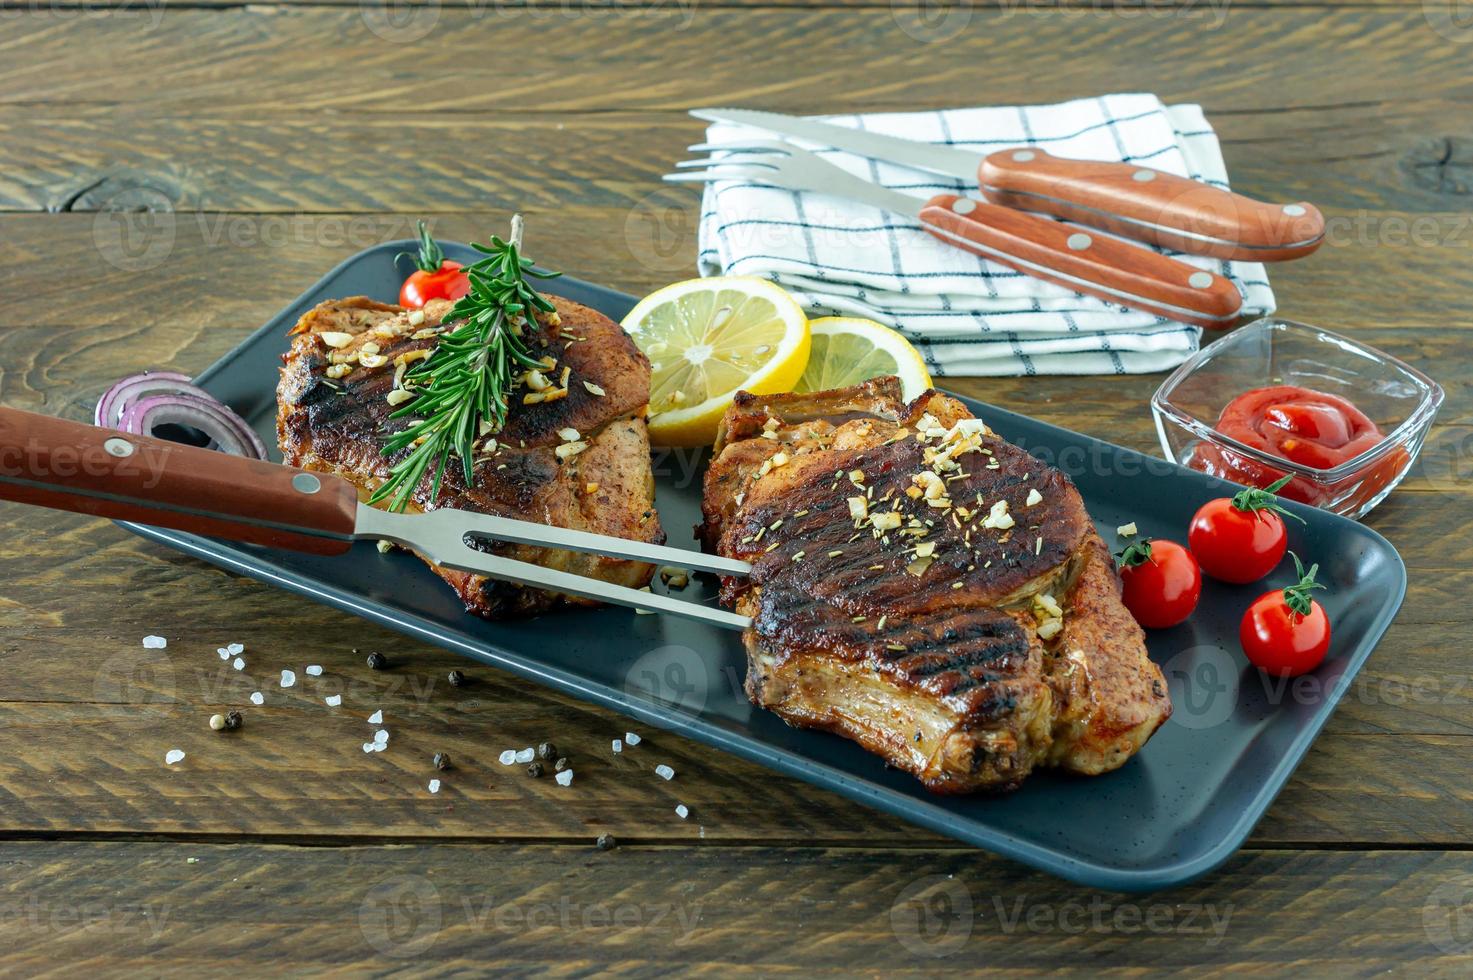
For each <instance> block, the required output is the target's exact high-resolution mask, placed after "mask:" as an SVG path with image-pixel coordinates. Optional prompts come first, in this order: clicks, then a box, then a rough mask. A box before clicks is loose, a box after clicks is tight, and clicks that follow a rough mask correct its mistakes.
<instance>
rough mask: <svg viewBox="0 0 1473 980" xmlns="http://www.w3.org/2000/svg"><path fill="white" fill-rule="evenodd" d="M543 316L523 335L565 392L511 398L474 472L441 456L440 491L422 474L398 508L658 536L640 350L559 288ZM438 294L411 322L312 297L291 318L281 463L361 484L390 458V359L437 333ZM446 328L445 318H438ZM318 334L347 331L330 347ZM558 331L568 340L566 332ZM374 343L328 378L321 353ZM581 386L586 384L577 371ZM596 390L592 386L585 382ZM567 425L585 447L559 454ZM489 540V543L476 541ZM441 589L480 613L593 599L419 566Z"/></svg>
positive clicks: (547, 560)
mask: <svg viewBox="0 0 1473 980" xmlns="http://www.w3.org/2000/svg"><path fill="white" fill-rule="evenodd" d="M549 299H550V300H551V301H552V302H553V304H554V305H555V306H556V307H557V318H556V322H555V323H554V322H541V323H538V324H537V325H536V329H535V330H533V329H530V328H529V330H528V335H527V337H526V338H525V340H526V341H527V344H528V348H529V350H530V351H531V352H532V354H533V356H534V357H539V356H543V355H547V356H551V357H553V358H555V359H556V360H557V362H558V368H557V369H556V370H555V371H553V372H551V373H552V374H553V375H554V380H556V376H557V374H558V373H559V372H561V370H562V368H563V367H565V366H566V367H567V368H569V369H570V370H569V378H570V382H569V384H568V386H567V389H568V394H567V396H566V397H564V398H561V399H559V400H556V401H550V402H542V403H539V404H534V405H522V404H521V403H520V400H519V398H518V399H514V401H513V405H512V409H511V412H510V413H509V416H508V419H507V424H506V426H505V427H504V428H503V429H502V431H501V432H499V433H496V434H495V435H494V438H495V439H496V444H497V448H496V450H495V452H494V453H488V454H486V455H483V456H480V457H478V458H477V461H476V464H475V468H474V479H473V480H472V481H471V483H470V485H467V484H466V481H465V478H464V474H463V473H462V472H461V469H460V466H459V465H458V462H457V461H455V460H452V461H451V465H450V466H449V467H447V468H446V471H445V475H444V480H443V482H442V485H441V488H440V492H439V495H438V496H437V497H436V498H434V499H430V494H429V490H430V481H429V480H428V479H426V480H425V481H424V483H423V484H422V485H421V486H420V487H418V488H417V489H416V491H415V493H414V495H413V497H412V500H411V502H410V505H409V506H410V508H411V509H418V510H430V509H434V508H437V507H455V508H459V509H462V510H472V511H478V512H481V513H486V514H497V515H500V516H503V517H515V518H518V519H521V520H527V521H536V522H539V523H544V524H552V525H555V526H558V527H571V528H577V529H580V530H586V531H592V532H595V533H600V534H611V535H615V536H618V537H622V538H632V539H635V540H640V541H649V542H653V543H657V544H658V543H663V542H664V540H665V535H664V531H663V530H662V529H661V527H660V521H659V517H658V516H657V515H656V514H655V510H654V478H653V476H652V474H651V471H650V461H649V460H650V456H649V437H648V434H647V432H646V428H645V421H644V415H645V409H646V405H647V403H648V401H649V362H648V361H647V360H646V359H645V357H644V355H643V354H641V353H640V352H639V350H638V349H637V348H636V347H635V346H634V344H633V343H632V342H631V341H630V340H629V338H628V336H627V335H626V334H625V333H624V331H623V330H622V329H621V328H620V327H619V325H618V324H616V323H614V322H613V321H611V320H609V319H608V318H607V317H605V316H603V314H601V313H598V312H597V311H595V310H592V309H589V308H588V307H586V306H582V305H581V304H578V303H574V302H572V301H571V300H566V299H562V298H560V297H556V296H550V297H549ZM451 305H452V304H450V303H448V302H445V301H443V300H434V301H431V302H430V303H429V304H427V305H426V307H425V309H424V314H425V315H424V319H423V320H422V321H419V320H418V318H417V317H416V318H414V319H415V321H416V322H411V311H408V310H405V309H403V308H401V307H398V306H393V305H389V304H385V303H378V302H375V301H373V300H370V299H367V298H366V297H361V296H360V297H354V298H350V299H345V300H340V301H335V302H327V303H323V304H321V305H319V306H317V307H316V308H314V309H312V310H309V311H308V312H307V313H306V314H304V315H303V316H302V318H301V320H299V321H298V323H297V325H296V327H294V328H293V330H292V334H293V335H294V337H295V339H294V340H293V342H292V347H291V350H290V351H289V352H288V353H287V354H286V355H285V356H284V357H283V359H282V361H283V365H284V366H283V368H282V372H281V380H280V383H279V384H278V386H277V407H278V413H277V438H278V441H279V443H280V445H281V450H282V453H283V455H284V457H285V461H286V462H287V463H288V464H290V465H293V466H301V467H304V468H306V469H313V470H321V471H325V472H331V473H335V474H336V475H338V476H342V477H344V478H346V479H348V480H350V481H352V482H353V483H354V484H356V485H357V486H358V487H359V488H360V490H361V491H362V496H365V497H366V496H367V494H368V493H369V492H371V491H372V490H373V488H375V487H377V486H378V485H379V484H380V483H381V482H382V481H383V480H384V479H385V478H386V477H387V475H388V471H389V467H390V465H392V463H394V462H396V461H397V460H398V459H399V458H402V456H395V457H388V456H384V455H383V454H382V453H381V449H382V446H383V444H384V440H385V438H386V437H387V436H388V435H389V434H391V433H393V432H395V431H398V430H399V429H400V428H402V427H403V426H404V425H406V424H408V420H407V419H390V418H389V417H388V416H389V414H390V413H391V412H393V411H394V408H393V406H391V405H390V404H389V402H388V400H387V398H388V395H389V393H390V392H391V391H392V390H393V389H394V386H395V371H396V359H398V358H401V357H404V356H408V357H410V358H413V357H415V356H420V355H419V354H418V352H427V351H430V350H433V348H434V345H435V344H436V343H438V334H437V333H436V332H435V330H436V329H437V328H439V327H440V326H441V322H442V320H443V318H444V316H445V314H446V313H447V312H448V311H449V310H450V308H451ZM450 329H453V327H451V328H450ZM324 333H341V334H349V335H351V338H352V339H351V341H350V342H349V343H348V344H346V345H345V346H343V347H340V348H334V347H330V346H329V345H327V344H326V343H325V342H324V341H323V339H322V336H321V335H322V334H324ZM570 340H571V343H570V342H569V341H570ZM368 343H372V344H376V345H377V346H378V348H379V350H378V353H377V354H376V355H375V354H373V353H371V351H372V349H371V348H370V349H369V351H370V354H369V359H370V363H377V361H376V360H375V358H376V357H382V358H383V359H384V361H383V363H382V364H379V365H378V366H376V367H363V366H362V364H361V361H360V362H354V363H352V364H351V367H352V370H351V371H350V372H349V373H348V374H346V375H345V376H344V377H341V378H336V379H334V378H329V377H328V376H327V373H326V372H327V370H328V368H329V366H330V362H331V361H334V360H337V361H341V360H343V358H344V357H345V356H348V355H352V354H354V353H357V354H358V355H359V356H360V358H361V356H362V353H363V351H364V344H368ZM585 381H586V382H588V383H589V384H591V385H593V386H594V387H593V388H590V387H588V386H587V385H585V384H584V382H585ZM600 390H601V391H602V394H598V393H597V392H598V391H600ZM565 429H575V430H577V432H578V433H579V435H580V437H581V438H582V440H583V441H585V442H587V443H588V448H587V449H585V450H584V451H583V452H581V453H579V454H578V455H576V456H574V457H572V458H571V459H569V460H567V461H564V460H561V459H559V458H558V456H557V455H556V453H555V452H554V449H555V447H557V446H558V445H560V444H561V443H562V442H563V441H564V440H563V437H562V436H561V435H559V432H560V431H561V430H565ZM488 547H490V546H488ZM493 550H494V551H495V553H497V554H500V555H504V556H506V557H508V558H513V559H516V560H518V561H528V562H534V563H536V564H539V565H545V566H548V567H553V568H558V569H561V570H564V571H569V572H572V573H574V574H579V575H586V576H590V577H593V578H599V579H603V580H605V581H609V582H614V583H616V584H619V585H628V586H633V587H636V588H638V587H640V586H643V585H645V584H647V583H648V582H649V580H650V576H651V574H652V573H653V569H652V568H651V567H650V566H649V565H645V564H642V563H639V562H629V561H620V560H617V559H612V558H606V557H602V556H598V555H585V554H579V553H576V552H569V551H560V550H554V549H547V548H537V547H531V546H526V545H495V546H494V548H493ZM432 567H434V568H435V572H436V573H437V574H438V575H439V576H440V577H441V578H443V579H445V580H446V581H447V582H449V583H450V585H451V586H452V587H454V589H455V591H456V592H457V593H458V594H459V595H460V597H461V599H462V600H463V601H464V602H465V604H466V609H467V610H468V611H470V612H474V613H477V614H479V615H482V616H486V617H488V618H493V619H496V618H503V617H508V616H520V615H531V614H535V613H540V612H544V611H546V610H548V609H550V608H553V607H554V606H556V605H559V604H571V605H594V604H595V603H592V602H591V601H590V600H586V599H581V598H577V597H572V596H553V595H551V594H549V593H545V592H542V591H539V590H536V589H528V588H523V587H521V586H518V585H514V584H510V583H505V582H499V581H496V580H492V579H486V578H483V577H481V576H477V575H472V574H469V573H466V572H459V571H455V570H452V569H446V568H440V567H438V566H432Z"/></svg>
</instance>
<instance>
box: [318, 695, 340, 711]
mask: <svg viewBox="0 0 1473 980" xmlns="http://www.w3.org/2000/svg"><path fill="white" fill-rule="evenodd" d="M322 700H324V701H326V702H327V706H328V707H329V708H336V707H337V706H338V705H340V704H342V703H343V696H342V695H341V694H329V695H328V696H327V697H325V698H323V699H322Z"/></svg>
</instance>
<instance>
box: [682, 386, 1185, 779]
mask: <svg viewBox="0 0 1473 980" xmlns="http://www.w3.org/2000/svg"><path fill="white" fill-rule="evenodd" d="M703 507H704V512H705V522H704V524H703V525H702V526H701V528H700V533H701V535H702V537H703V542H704V544H705V546H706V548H707V549H708V550H714V551H716V552H718V553H720V554H722V555H726V556H729V557H732V558H740V559H744V560H747V561H750V562H751V563H752V565H753V570H752V574H751V576H750V578H748V579H746V580H737V579H727V580H725V581H724V583H723V590H722V598H723V601H724V602H726V603H728V604H731V605H734V606H735V608H736V609H737V611H738V612H741V613H744V614H746V615H749V616H751V617H752V618H753V626H752V628H751V629H749V630H747V631H746V634H745V643H746V648H747V656H748V674H747V680H746V689H747V694H748V696H749V697H750V698H751V700H752V701H753V703H754V704H757V705H760V706H762V707H766V708H771V709H772V710H773V711H775V712H777V714H779V715H780V716H781V717H782V718H783V719H785V720H786V721H787V722H788V723H789V724H792V725H797V726H801V727H809V728H819V729H824V730H827V731H831V732H835V733H837V734H840V735H844V736H846V737H848V738H851V739H854V740H855V741H857V742H859V743H860V744H861V745H863V746H864V747H865V748H867V749H869V750H870V751H872V752H875V753H877V754H879V755H881V756H883V757H884V758H885V759H886V761H888V762H889V763H890V764H891V765H894V766H896V767H898V768H901V769H904V770H906V771H908V772H910V773H913V774H914V775H916V776H917V777H919V778H920V780H921V781H922V782H923V783H924V784H925V785H926V787H927V788H929V789H931V790H933V791H936V792H942V793H963V792H970V791H974V790H979V789H1011V788H1014V787H1016V786H1017V785H1018V784H1019V783H1020V782H1021V781H1022V780H1023V778H1024V777H1026V776H1027V775H1028V774H1029V772H1031V771H1032V770H1033V769H1034V768H1035V767H1040V766H1053V767H1059V768H1063V769H1067V770H1071V771H1074V772H1079V773H1087V774H1097V773H1102V772H1107V771H1109V770H1112V769H1115V768H1117V767H1118V766H1120V765H1122V764H1123V763H1124V762H1125V761H1126V760H1127V759H1129V758H1130V756H1131V755H1133V754H1134V753H1135V752H1136V751H1137V750H1139V749H1140V747H1141V746H1142V745H1144V744H1145V742H1146V740H1147V739H1148V738H1150V736H1151V734H1152V733H1153V732H1154V731H1155V730H1156V729H1157V728H1158V727H1159V726H1160V725H1161V723H1162V722H1164V721H1165V720H1166V719H1167V717H1169V716H1170V714H1171V704H1170V701H1169V700H1168V698H1167V694H1166V684H1165V682H1164V680H1163V679H1162V676H1161V672H1160V670H1159V669H1158V668H1157V667H1156V665H1155V664H1153V663H1152V662H1151V661H1150V660H1149V659H1148V658H1147V656H1146V647H1145V639H1144V635H1143V634H1142V632H1141V629H1140V627H1139V626H1137V625H1136V623H1135V620H1134V619H1132V617H1131V615H1130V613H1129V612H1127V611H1126V609H1125V607H1124V606H1123V605H1122V603H1121V600H1120V583H1119V579H1118V577H1117V575H1116V573H1115V569H1114V563H1113V562H1112V561H1111V558H1110V554H1109V552H1108V551H1107V550H1106V548H1105V545H1104V543H1103V542H1102V541H1101V540H1100V537H1099V535H1098V534H1097V533H1096V532H1095V529H1094V526H1093V524H1092V523H1091V521H1090V519H1089V515H1088V514H1087V513H1086V512H1085V509H1084V503H1083V501H1082V500H1081V499H1080V497H1079V493H1078V491H1076V490H1075V489H1074V486H1073V484H1072V483H1071V482H1070V480H1069V479H1068V477H1066V476H1065V475H1064V474H1063V473H1060V472H1059V471H1058V470H1056V469H1054V468H1053V467H1050V466H1047V465H1045V464H1043V463H1042V462H1040V461H1039V460H1037V459H1035V458H1034V457H1033V456H1031V455H1029V454H1028V453H1026V452H1024V451H1023V450H1021V449H1019V448H1017V447H1016V446H1013V445H1011V444H1010V443H1007V442H1005V441H1003V440H1002V439H1000V438H998V437H997V436H996V435H993V434H992V433H990V432H989V431H988V430H987V429H986V427H985V426H984V425H983V424H982V423H981V422H980V421H978V420H976V419H974V418H972V416H971V414H970V413H969V412H968V411H967V410H966V408H965V407H964V406H963V405H962V404H961V403H960V402H958V401H956V400H955V399H952V398H948V397H946V396H945V395H941V394H938V393H936V392H927V393H926V394H924V395H922V396H921V397H920V398H918V399H916V400H915V401H914V402H912V403H911V404H909V405H906V404H905V403H904V402H903V401H902V400H901V398H900V386H899V382H898V381H897V380H896V379H895V378H881V379H877V380H875V381H871V382H867V383H865V384H863V385H859V386H856V387H853V388H845V389H838V390H835V391H827V392H820V393H817V394H788V395H750V394H747V393H745V392H744V393H741V394H739V395H738V396H737V399H736V402H735V404H734V405H733V406H732V408H731V409H729V410H728V411H727V414H726V417H725V419H724V420H723V423H722V431H721V434H720V436H719V437H718V441H717V445H716V456H715V458H714V460H713V462H712V464H711V467H710V469H709V470H708V471H707V474H706V484H705V500H704V505H703Z"/></svg>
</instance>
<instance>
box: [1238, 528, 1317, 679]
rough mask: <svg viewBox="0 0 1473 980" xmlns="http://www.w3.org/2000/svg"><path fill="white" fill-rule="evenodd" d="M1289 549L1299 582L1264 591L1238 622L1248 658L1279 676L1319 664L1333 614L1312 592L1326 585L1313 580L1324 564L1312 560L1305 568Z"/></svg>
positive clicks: (1301, 671) (1286, 675)
mask: <svg viewBox="0 0 1473 980" xmlns="http://www.w3.org/2000/svg"><path fill="white" fill-rule="evenodd" d="M1289 554H1290V555H1291V556H1292V557H1293V558H1294V567H1295V569H1296V570H1297V571H1298V572H1299V583H1298V584H1297V585H1291V586H1289V587H1288V588H1287V589H1275V590H1274V591H1272V592H1265V593H1264V594H1263V595H1261V596H1259V597H1258V598H1257V599H1255V600H1254V601H1253V605H1251V606H1249V607H1248V611H1247V612H1245V613H1244V614H1243V621H1242V622H1241V623H1239V624H1238V641H1239V642H1240V643H1242V644H1243V652H1244V653H1245V654H1247V655H1248V660H1249V661H1250V662H1252V664H1253V665H1254V666H1255V667H1257V668H1258V669H1259V670H1261V671H1263V672H1264V673H1266V674H1274V675H1276V676H1278V677H1297V676H1299V675H1300V674H1303V673H1305V672H1307V671H1311V670H1314V669H1315V668H1316V667H1318V666H1319V665H1320V664H1321V663H1322V662H1323V661H1324V659H1325V654H1326V653H1328V652H1329V649H1330V617H1329V616H1327V615H1325V608H1324V606H1321V605H1320V604H1319V603H1318V602H1315V601H1314V600H1313V599H1311V598H1310V597H1309V593H1310V590H1312V589H1323V588H1324V586H1323V585H1321V584H1319V583H1318V582H1316V581H1315V580H1314V576H1315V573H1316V572H1318V571H1319V566H1318V565H1311V566H1310V568H1309V571H1307V572H1306V571H1305V570H1304V564H1303V563H1302V562H1300V560H1299V556H1298V555H1295V554H1294V553H1293V552H1292V551H1291V552H1290V553H1289Z"/></svg>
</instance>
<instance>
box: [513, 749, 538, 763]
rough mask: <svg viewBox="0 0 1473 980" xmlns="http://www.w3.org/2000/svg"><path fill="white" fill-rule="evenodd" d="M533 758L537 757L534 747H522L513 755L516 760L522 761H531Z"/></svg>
mask: <svg viewBox="0 0 1473 980" xmlns="http://www.w3.org/2000/svg"><path fill="white" fill-rule="evenodd" d="M535 758H537V750H536V749H522V751H520V752H518V753H517V754H516V756H515V759H516V761H517V762H523V763H525V762H531V761H532V760H533V759H535Z"/></svg>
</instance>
